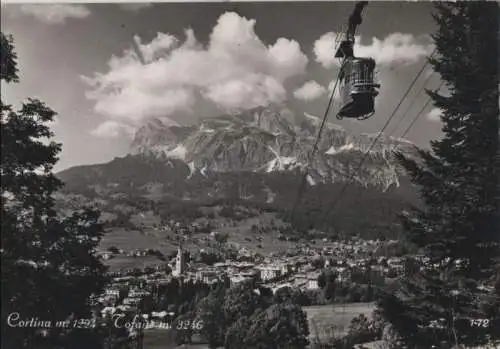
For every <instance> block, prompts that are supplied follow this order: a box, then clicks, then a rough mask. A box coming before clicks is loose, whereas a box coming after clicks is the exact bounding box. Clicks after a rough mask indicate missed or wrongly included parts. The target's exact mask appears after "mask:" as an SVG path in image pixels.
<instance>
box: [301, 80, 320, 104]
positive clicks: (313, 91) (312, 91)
mask: <svg viewBox="0 0 500 349" xmlns="http://www.w3.org/2000/svg"><path fill="white" fill-rule="evenodd" d="M325 92H326V89H325V88H324V87H323V86H321V85H320V84H318V83H317V82H316V81H314V80H311V81H308V82H306V83H305V84H304V85H302V87H300V88H298V89H296V90H295V92H294V93H293V95H294V97H295V98H297V99H301V100H304V101H311V100H314V99H316V98H319V97H321V96H322V95H323V94H325Z"/></svg>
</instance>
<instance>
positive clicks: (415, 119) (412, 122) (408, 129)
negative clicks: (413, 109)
mask: <svg viewBox="0 0 500 349" xmlns="http://www.w3.org/2000/svg"><path fill="white" fill-rule="evenodd" d="M443 84H444V82H443V81H442V82H441V83H440V84H439V86H438V88H437V89H436V90H435V91H436V92H437V91H439V90H440V89H441V87H442V86H443ZM431 101H432V98H431V97H429V98H428V100H427V103H425V104H424V106H423V107H422V109H420V111H419V112H418V113H417V115H415V117H414V118H413V120H412V121H411V123H410V124H409V125H408V127H407V128H406V129H405V131H404V132H403V134H402V135H401V136H400V137H399V138H404V137H405V136H406V135H407V134H408V132H410V130H411V128H412V127H413V125H415V123H416V122H417V120H418V118H419V117H420V115H421V114H422V113H423V112H424V110H425V109H426V108H427V107H428V106H429V104H430V103H431Z"/></svg>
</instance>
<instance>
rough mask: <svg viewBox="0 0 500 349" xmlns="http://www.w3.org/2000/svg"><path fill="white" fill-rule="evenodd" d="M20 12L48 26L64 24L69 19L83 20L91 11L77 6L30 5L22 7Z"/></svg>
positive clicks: (82, 6)
mask: <svg viewBox="0 0 500 349" xmlns="http://www.w3.org/2000/svg"><path fill="white" fill-rule="evenodd" d="M20 11H21V12H22V13H24V14H27V15H31V16H33V17H35V18H37V19H38V20H40V21H42V22H44V23H48V24H64V23H65V22H66V20H67V19H69V18H75V19H83V18H86V17H88V16H89V15H90V10H89V9H88V8H87V7H85V6H84V5H77V4H36V5H35V4H30V5H21V7H20Z"/></svg>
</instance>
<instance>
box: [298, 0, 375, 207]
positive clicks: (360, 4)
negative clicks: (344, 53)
mask: <svg viewBox="0 0 500 349" xmlns="http://www.w3.org/2000/svg"><path fill="white" fill-rule="evenodd" d="M367 3H368V2H367V1H361V2H358V3H357V4H356V8H355V10H354V12H357V18H356V20H358V21H359V23H356V25H355V26H354V30H353V33H352V35H354V34H355V33H356V29H357V26H358V25H359V24H360V23H361V16H362V13H363V11H364V8H365V6H366V4H367ZM352 22H353V20H352V15H351V16H350V17H349V27H351V26H352ZM346 38H347V39H349V38H348V35H346ZM341 44H342V40H340V41H339V40H338V37H336V40H335V46H337V49H336V50H335V51H337V50H338V49H339V48H340V47H341ZM346 61H347V60H346V59H345V58H344V60H343V61H342V64H341V66H340V72H339V74H338V75H337V79H336V81H335V85H334V86H333V89H332V93H331V96H330V99H329V101H328V105H327V107H326V110H325V114H324V115H323V120H322V121H321V126H320V128H319V130H318V134H317V136H316V140H315V142H314V146H313V149H312V152H311V155H310V157H309V159H308V162H307V164H306V170H305V171H304V175H303V176H302V180H301V182H300V185H299V190H298V193H297V197H296V199H295V201H294V204H293V206H292V210H291V216H292V217H293V215H294V213H295V210H296V208H297V206H298V204H299V203H300V200H301V199H302V195H303V192H304V189H305V186H306V182H307V176H308V175H309V167H310V165H311V163H312V162H313V161H314V156H315V155H316V151H317V148H318V145H319V141H320V139H321V133H322V131H323V128H324V127H325V124H326V120H327V119H328V114H329V112H330V107H331V105H332V102H333V99H334V96H335V91H336V89H337V85H338V83H339V81H340V75H341V74H340V73H341V72H342V69H343V68H344V65H345V63H346Z"/></svg>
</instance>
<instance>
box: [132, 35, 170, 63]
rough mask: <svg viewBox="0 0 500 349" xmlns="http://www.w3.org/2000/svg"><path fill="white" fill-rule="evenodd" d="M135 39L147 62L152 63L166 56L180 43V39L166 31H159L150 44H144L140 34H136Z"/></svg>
mask: <svg viewBox="0 0 500 349" xmlns="http://www.w3.org/2000/svg"><path fill="white" fill-rule="evenodd" d="M134 41H135V43H136V45H137V46H138V47H139V49H140V50H141V54H142V55H143V57H144V60H145V61H146V63H151V62H152V61H154V60H156V59H158V58H160V57H162V56H164V55H165V54H166V53H167V52H169V51H170V50H171V49H172V48H173V47H174V46H175V45H176V44H177V43H178V39H177V38H176V37H175V36H173V35H170V34H164V33H157V34H156V37H155V38H154V39H153V40H152V41H151V42H150V43H149V44H142V42H141V38H140V37H139V36H138V35H135V36H134Z"/></svg>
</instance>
